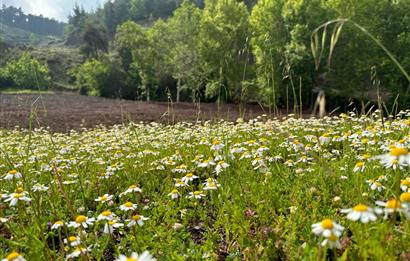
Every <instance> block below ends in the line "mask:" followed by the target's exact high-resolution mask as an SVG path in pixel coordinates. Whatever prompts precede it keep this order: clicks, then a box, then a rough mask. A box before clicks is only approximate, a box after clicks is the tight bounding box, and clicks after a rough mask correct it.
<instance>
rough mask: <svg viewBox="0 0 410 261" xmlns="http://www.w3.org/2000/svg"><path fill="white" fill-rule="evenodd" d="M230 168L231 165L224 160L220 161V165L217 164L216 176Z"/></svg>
mask: <svg viewBox="0 0 410 261" xmlns="http://www.w3.org/2000/svg"><path fill="white" fill-rule="evenodd" d="M228 167H229V164H228V163H226V162H225V161H223V160H220V161H218V163H217V164H216V167H215V173H216V174H219V173H221V172H222V171H224V170H225V169H226V168H228Z"/></svg>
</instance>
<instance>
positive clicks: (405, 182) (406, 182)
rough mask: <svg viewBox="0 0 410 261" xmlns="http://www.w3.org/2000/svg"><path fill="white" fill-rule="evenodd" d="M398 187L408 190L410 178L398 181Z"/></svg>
mask: <svg viewBox="0 0 410 261" xmlns="http://www.w3.org/2000/svg"><path fill="white" fill-rule="evenodd" d="M400 189H401V190H402V191H408V190H409V189H410V178H406V179H402V180H401V181H400Z"/></svg>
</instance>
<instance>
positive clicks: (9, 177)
mask: <svg viewBox="0 0 410 261" xmlns="http://www.w3.org/2000/svg"><path fill="white" fill-rule="evenodd" d="M21 178H22V175H21V173H20V172H18V171H17V170H15V169H13V170H10V171H9V172H7V174H6V175H5V176H4V177H3V179H4V180H12V179H21Z"/></svg>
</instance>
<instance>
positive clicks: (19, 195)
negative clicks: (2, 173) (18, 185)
mask: <svg viewBox="0 0 410 261" xmlns="http://www.w3.org/2000/svg"><path fill="white" fill-rule="evenodd" d="M22 197H23V194H20V193H15V194H14V198H22Z"/></svg>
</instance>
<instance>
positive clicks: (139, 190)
mask: <svg viewBox="0 0 410 261" xmlns="http://www.w3.org/2000/svg"><path fill="white" fill-rule="evenodd" d="M132 192H138V193H142V189H141V188H140V187H138V186H137V185H131V186H129V187H128V189H127V190H126V191H124V192H123V193H121V194H120V196H124V195H127V194H128V193H132Z"/></svg>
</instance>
